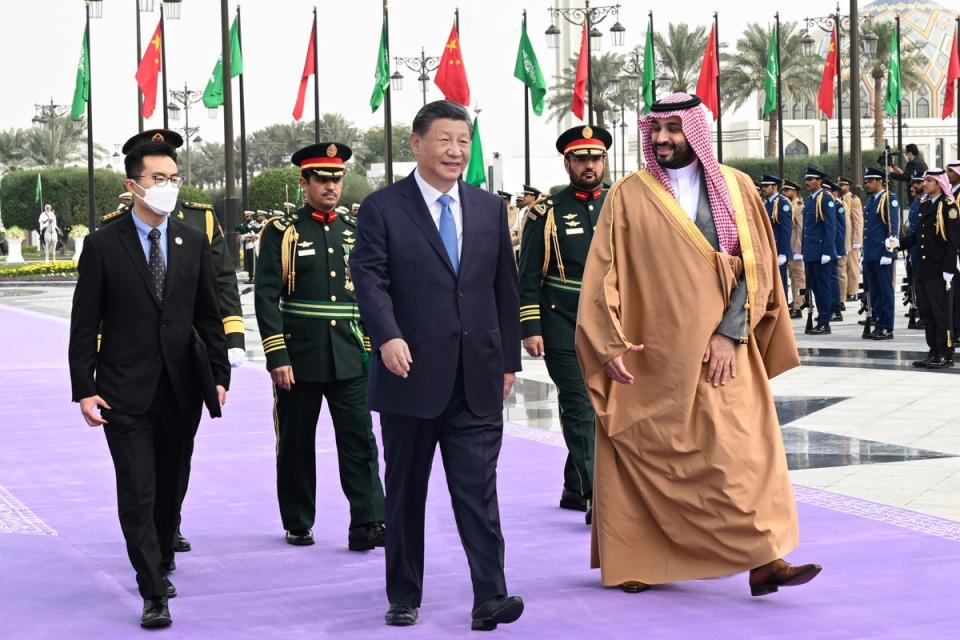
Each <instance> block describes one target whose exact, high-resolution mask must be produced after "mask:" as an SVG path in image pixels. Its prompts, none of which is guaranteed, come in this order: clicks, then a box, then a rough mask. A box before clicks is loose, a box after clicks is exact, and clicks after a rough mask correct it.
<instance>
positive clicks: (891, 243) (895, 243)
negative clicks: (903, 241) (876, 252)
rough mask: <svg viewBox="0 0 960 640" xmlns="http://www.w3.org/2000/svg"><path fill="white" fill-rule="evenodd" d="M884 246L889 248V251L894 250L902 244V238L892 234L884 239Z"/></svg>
mask: <svg viewBox="0 0 960 640" xmlns="http://www.w3.org/2000/svg"><path fill="white" fill-rule="evenodd" d="M883 246H885V247H886V248H887V251H893V250H894V249H896V248H897V247H899V246H900V238H897V237H896V236H890V237H889V238H887V239H886V240H885V241H884V243H883Z"/></svg>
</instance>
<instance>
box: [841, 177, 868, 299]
mask: <svg viewBox="0 0 960 640" xmlns="http://www.w3.org/2000/svg"><path fill="white" fill-rule="evenodd" d="M837 183H838V184H839V185H840V193H841V194H843V206H844V207H845V208H846V210H847V237H846V243H845V244H846V248H847V287H846V291H841V292H840V296H841V297H842V298H844V299H845V300H846V301H847V302H855V301H856V299H857V293H859V291H860V250H861V249H863V203H862V202H860V196H858V195H857V194H855V193H854V192H853V190H852V188H853V185H852V184H851V182H850V179H849V178H844V177H842V176H841V177H840V178H839V179H838V180H837Z"/></svg>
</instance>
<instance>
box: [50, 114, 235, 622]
mask: <svg viewBox="0 0 960 640" xmlns="http://www.w3.org/2000/svg"><path fill="white" fill-rule="evenodd" d="M156 135H158V136H160V137H159V138H151V139H148V140H147V141H142V142H139V143H138V144H134V145H133V146H132V147H126V146H125V148H124V152H125V153H126V154H127V155H126V158H125V159H124V165H125V169H126V174H127V180H126V183H125V187H126V188H127V190H128V191H129V192H130V193H131V194H132V195H133V199H134V200H133V207H132V210H131V214H130V215H128V216H124V217H123V219H121V220H119V221H117V222H116V223H115V224H110V225H108V226H106V227H104V228H102V229H99V230H98V231H95V232H94V233H92V234H90V235H89V236H87V239H86V241H85V242H84V247H83V253H82V254H81V256H80V263H79V267H78V272H79V277H78V279H77V286H76V289H75V292H74V298H73V310H72V314H71V323H70V347H69V361H70V377H71V384H72V392H73V400H74V401H75V402H79V403H80V412H81V415H82V416H83V419H84V420H85V421H86V423H87V424H88V425H89V426H91V427H99V426H103V429H104V435H105V436H106V439H107V444H108V446H109V449H110V455H111V457H112V458H113V464H114V469H115V471H116V477H117V481H116V485H117V506H118V510H119V516H120V528H121V530H122V531H123V536H124V539H125V540H126V545H127V554H128V556H129V558H130V563H131V564H132V565H133V567H134V569H135V570H136V575H137V585H138V587H139V591H140V595H141V596H142V597H143V600H144V606H143V615H142V617H141V620H140V624H141V626H144V627H162V626H167V625H169V624H170V622H171V619H170V611H169V609H168V607H167V598H169V597H173V596H175V595H176V589H175V588H174V586H173V584H172V583H171V582H170V580H169V579H168V578H167V576H166V574H167V572H168V571H169V565H170V563H171V562H172V560H173V542H174V536H175V534H176V531H177V525H178V521H179V514H180V504H181V501H182V499H183V495H184V492H185V491H186V485H187V477H188V475H189V470H190V456H191V454H192V452H193V440H194V436H195V433H196V425H197V424H198V423H199V419H200V412H201V408H202V406H203V401H204V399H203V396H202V395H201V380H202V379H203V377H202V372H203V369H202V368H201V367H200V366H198V360H197V359H196V354H197V353H198V348H199V347H203V349H205V351H206V354H207V358H208V359H209V369H210V371H209V372H208V373H209V374H212V378H213V382H212V384H210V385H209V386H210V387H211V389H210V391H211V395H215V396H216V397H215V398H209V397H208V398H207V406H208V407H209V408H210V410H211V412H214V413H215V414H216V415H218V414H219V409H218V404H219V405H223V404H224V403H225V402H226V395H227V387H228V386H229V383H230V364H229V361H228V359H227V345H226V337H225V334H224V329H223V323H222V321H221V318H220V310H219V307H218V304H217V285H216V275H215V273H214V268H213V261H212V257H211V252H210V246H209V244H208V242H207V239H206V238H205V237H204V234H203V232H202V231H199V230H197V229H193V228H191V227H190V226H189V225H186V224H184V223H182V222H180V221H178V220H175V219H174V220H171V219H170V212H172V211H174V210H175V208H176V204H177V196H178V192H179V186H180V183H181V178H180V175H179V172H178V169H177V163H176V158H177V154H176V151H175V149H174V147H173V146H171V145H170V144H168V143H166V142H164V138H167V137H170V139H174V138H173V136H176V134H175V133H173V132H167V131H163V132H158V133H157V134H156ZM98 332H99V333H100V334H101V339H100V344H99V348H98V344H97V343H98V340H97V338H98ZM195 336H198V337H199V340H200V341H201V342H202V345H200V344H198V343H197V342H196V338H195ZM203 349H200V352H201V353H202V350H203ZM213 385H215V386H216V389H215V392H214V390H213V389H212V387H213ZM206 387H207V385H204V388H206Z"/></svg>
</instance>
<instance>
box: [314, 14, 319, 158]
mask: <svg viewBox="0 0 960 640" xmlns="http://www.w3.org/2000/svg"><path fill="white" fill-rule="evenodd" d="M318 36H319V34H318V33H317V7H316V6H314V7H313V141H314V142H315V143H317V144H320V67H319V66H318V65H317V40H318Z"/></svg>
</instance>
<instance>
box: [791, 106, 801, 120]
mask: <svg viewBox="0 0 960 640" xmlns="http://www.w3.org/2000/svg"><path fill="white" fill-rule="evenodd" d="M792 118H793V119H794V120H799V119H800V118H801V115H800V103H799V102H794V103H793V116H792Z"/></svg>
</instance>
